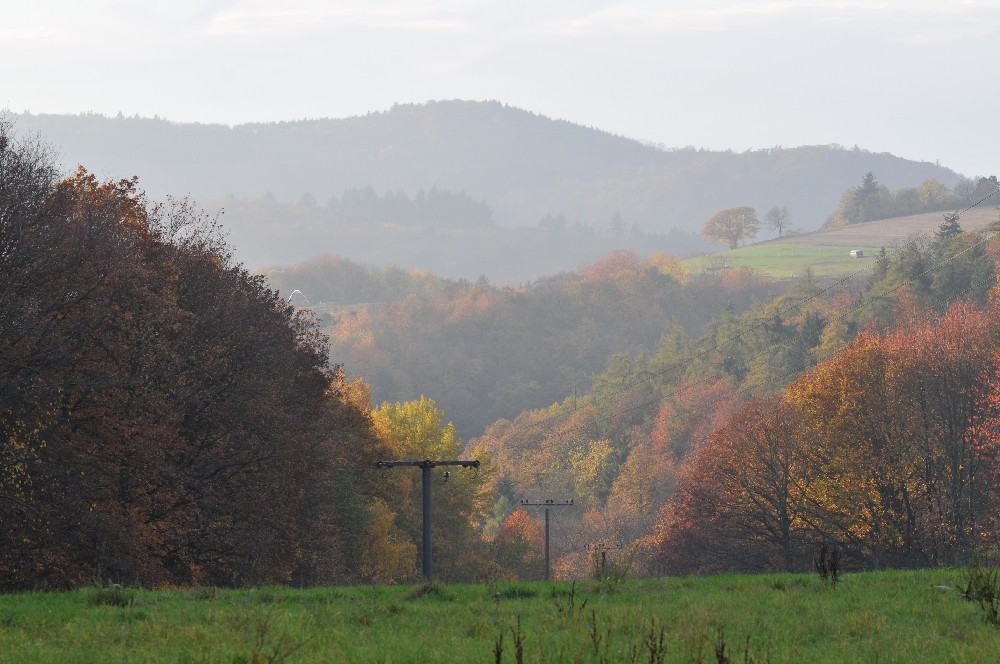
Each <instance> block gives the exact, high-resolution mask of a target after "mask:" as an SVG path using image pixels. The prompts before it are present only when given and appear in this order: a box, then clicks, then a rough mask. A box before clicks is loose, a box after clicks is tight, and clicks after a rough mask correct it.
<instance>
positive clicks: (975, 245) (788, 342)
mask: <svg viewBox="0 0 1000 664" xmlns="http://www.w3.org/2000/svg"><path fill="white" fill-rule="evenodd" d="M995 232H996V228H992V229H986V230H984V231H982V232H979V233H962V232H961V230H960V229H958V230H957V232H956V230H955V229H954V227H953V226H952V225H951V224H948V223H944V224H942V228H941V230H940V231H939V233H938V236H937V237H936V238H935V239H934V240H933V241H931V242H912V243H910V244H908V245H906V246H904V247H902V248H900V249H898V250H896V251H894V252H892V253H889V252H883V255H882V256H881V257H880V260H879V262H878V264H877V266H876V268H875V270H874V271H873V272H872V273H871V274H870V275H869V277H868V278H867V280H865V281H855V282H841V283H836V284H830V283H822V282H819V281H816V280H814V279H812V278H811V277H809V275H806V276H805V277H803V278H801V279H799V280H798V281H797V282H796V283H795V284H794V286H793V287H792V288H791V289H790V290H788V291H787V292H785V293H783V294H781V295H779V296H778V297H775V298H773V299H771V300H769V301H766V302H762V303H761V304H760V305H759V306H758V307H754V308H753V309H751V310H750V311H747V312H745V313H743V314H736V313H735V312H733V311H725V310H724V311H721V312H719V313H717V314H716V315H715V316H714V319H713V321H712V323H711V324H710V325H709V327H708V329H707V330H706V331H705V332H704V333H703V334H701V335H699V336H691V335H689V334H687V333H686V332H684V330H682V329H679V328H677V327H668V328H666V330H665V332H664V334H663V337H662V338H661V340H660V343H659V345H658V346H657V347H656V348H655V350H653V351H648V352H645V353H639V354H638V355H635V356H627V355H619V356H616V357H615V358H613V359H612V361H610V362H609V365H608V369H607V371H605V372H604V373H602V374H598V375H597V376H595V378H594V380H593V383H592V387H591V388H590V389H589V390H587V391H585V392H583V393H581V394H578V395H574V396H572V397H569V398H567V399H565V400H563V401H561V402H558V403H555V404H553V405H551V406H550V407H547V408H541V409H535V410H532V411H527V412H524V413H521V414H520V415H518V416H517V417H515V418H509V419H502V420H498V421H497V422H495V423H493V424H492V425H491V426H490V427H488V428H487V429H486V431H485V433H484V435H483V436H481V437H478V438H476V439H474V440H473V441H471V442H470V444H475V445H478V446H480V447H482V448H483V449H485V450H486V451H487V452H488V453H489V455H490V458H491V459H492V460H493V461H494V463H495V465H496V469H497V471H496V472H497V475H496V477H497V479H496V481H495V488H496V491H497V492H498V497H497V503H496V505H495V509H497V510H498V511H503V512H506V513H507V514H509V515H514V514H515V513H516V510H515V509H514V506H515V505H516V504H517V499H518V498H520V497H523V496H559V497H563V496H565V497H575V498H576V499H577V503H578V505H579V509H577V510H576V511H575V512H574V513H570V512H567V514H565V515H564V516H563V517H562V518H563V520H564V522H563V527H564V528H565V530H566V531H567V533H572V534H571V535H567V537H566V539H565V541H563V542H561V543H560V549H561V551H562V554H561V555H560V559H559V561H558V563H557V566H558V567H559V569H562V570H563V571H564V572H566V573H569V572H571V571H574V570H575V572H576V573H580V572H581V570H583V573H586V570H587V569H588V567H589V564H590V563H589V561H588V559H587V555H586V554H585V553H583V545H584V544H585V543H593V542H605V543H614V544H619V545H622V546H623V547H624V548H623V549H622V551H623V553H621V554H618V555H622V556H625V557H626V558H627V559H628V560H629V561H631V564H632V565H633V570H634V571H636V572H641V573H671V574H674V573H692V572H699V571H720V570H765V569H796V570H802V569H808V568H809V567H810V565H811V563H812V556H813V555H815V553H816V550H817V549H818V547H819V546H820V545H821V544H823V543H824V542H826V543H827V544H828V545H830V546H836V547H838V548H839V550H840V551H842V552H843V554H844V560H845V564H848V565H853V566H857V567H879V566H885V565H894V566H917V565H933V564H955V563H958V562H962V561H965V560H968V559H969V557H970V556H971V555H972V554H973V553H974V552H975V551H991V550H994V549H993V547H995V546H996V542H997V538H998V537H1000V531H998V527H1000V524H997V523H996V522H995V513H996V509H997V505H996V503H995V498H994V497H993V496H994V492H995V488H992V487H996V482H997V479H998V477H1000V475H998V473H997V471H998V468H997V465H996V462H995V451H994V449H993V448H994V446H995V440H996V429H995V421H996V414H995V412H994V410H993V409H994V408H995V407H996V400H997V393H996V385H995V383H996V381H995V371H996V364H995V363H996V362H997V360H998V358H1000V355H998V353H1000V337H998V331H997V325H996V322H995V321H996V320H998V317H997V311H996V307H997V301H996V291H995V289H994V290H993V295H992V296H991V288H993V287H994V286H995V284H996V263H997V259H998V258H1000V254H998V249H997V247H998V245H997V242H996V241H995V239H993V233H995ZM743 278H746V277H745V276H744V277H743ZM524 521H525V520H524V518H523V515H518V516H517V518H515V519H513V521H512V522H511V523H512V525H515V524H522V525H521V526H520V527H521V529H522V530H523V533H524V534H523V539H524V540H525V541H530V540H531V538H532V537H534V535H533V534H532V532H533V531H532V530H531V529H530V528H526V527H524V525H523V524H524Z"/></svg>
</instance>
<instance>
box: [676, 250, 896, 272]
mask: <svg viewBox="0 0 1000 664" xmlns="http://www.w3.org/2000/svg"><path fill="white" fill-rule="evenodd" d="M858 248H859V249H862V250H863V251H864V258H851V255H850V249H846V248H844V247H810V246H805V245H795V244H761V245H750V246H747V247H740V248H739V249H734V250H732V251H720V252H719V253H717V254H710V255H707V256H697V257H695V258H689V259H687V260H686V261H684V265H685V266H686V267H687V268H688V269H689V270H690V271H691V272H692V273H693V274H698V273H700V272H705V271H712V270H718V269H720V268H723V267H745V268H748V269H751V270H754V271H755V272H757V273H759V274H763V275H767V276H769V277H773V278H775V279H789V278H791V277H793V276H799V277H801V276H803V275H805V273H806V270H807V269H809V270H812V273H813V275H814V276H816V277H818V278H823V277H835V278H842V277H849V276H851V275H854V274H857V273H858V272H862V273H866V274H867V273H868V272H869V270H870V269H871V267H872V266H873V265H874V264H875V260H876V257H877V256H878V252H879V248H878V247H858Z"/></svg>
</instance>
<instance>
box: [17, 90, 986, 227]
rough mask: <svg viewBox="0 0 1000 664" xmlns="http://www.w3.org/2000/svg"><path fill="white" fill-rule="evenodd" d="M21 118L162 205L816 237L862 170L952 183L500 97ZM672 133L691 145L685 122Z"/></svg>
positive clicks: (902, 165)
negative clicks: (754, 227)
mask: <svg viewBox="0 0 1000 664" xmlns="http://www.w3.org/2000/svg"><path fill="white" fill-rule="evenodd" d="M14 122H15V128H16V130H17V131H18V132H20V133H34V132H39V133H41V134H42V135H44V136H45V137H46V140H47V141H49V142H51V143H52V144H53V145H54V146H55V147H56V148H57V150H58V151H59V152H60V153H61V155H62V164H63V166H64V168H65V169H66V170H67V171H69V170H71V169H72V168H73V167H74V166H75V165H76V164H77V163H86V164H88V165H89V166H90V168H91V170H93V171H94V172H96V173H97V174H99V175H101V176H107V177H126V176H131V175H134V174H141V175H142V184H143V186H145V187H147V188H148V189H147V190H148V193H150V194H151V195H153V196H158V195H160V194H163V193H167V192H169V193H172V194H179V195H184V194H189V195H191V196H192V197H193V198H194V199H195V200H197V201H201V202H204V201H207V200H212V199H218V198H225V197H230V196H232V197H235V198H241V199H260V198H265V197H268V195H269V194H270V195H272V196H273V197H275V198H276V199H277V200H278V201H279V202H286V203H289V202H290V203H294V202H296V201H299V200H300V199H302V198H303V195H304V194H309V196H308V197H307V198H308V199H309V200H314V201H317V202H318V203H319V204H320V205H323V204H325V203H326V202H327V201H328V200H330V199H331V197H335V196H336V197H339V196H341V195H342V194H343V193H344V192H345V191H346V190H348V189H354V188H363V187H367V186H371V187H373V188H374V189H375V191H376V192H377V193H380V194H381V193H384V192H386V191H392V192H397V191H403V192H405V193H407V194H408V195H410V196H415V195H416V194H417V193H418V192H419V191H420V190H430V189H432V188H434V187H437V188H439V189H443V190H448V191H453V192H465V193H466V194H468V195H469V196H470V197H472V198H473V199H475V200H477V201H478V200H483V201H485V202H486V203H487V204H488V205H489V206H490V207H491V208H492V210H493V213H494V219H495V220H496V222H497V223H498V224H500V225H501V226H535V225H536V224H538V222H539V220H540V219H542V218H543V217H545V216H546V215H547V214H552V215H556V216H558V215H559V214H564V215H565V217H566V219H567V220H568V221H569V222H570V223H571V224H572V223H577V222H579V223H580V224H584V225H587V226H590V227H593V228H595V229H598V230H601V229H604V228H607V227H608V226H609V225H610V224H611V221H612V219H618V220H619V222H620V223H624V225H625V227H626V228H637V229H640V230H641V231H642V232H645V233H667V232H669V231H670V230H671V229H674V228H677V229H680V230H685V231H688V232H697V231H698V229H699V228H700V227H701V225H702V223H703V222H704V221H705V219H706V218H707V217H709V216H710V215H711V214H712V213H714V212H715V211H717V210H719V209H722V208H727V207H733V206H737V205H750V206H754V207H757V208H758V209H768V208H770V207H772V206H775V205H780V206H785V207H787V208H789V210H790V212H791V214H792V217H793V220H794V223H795V226H796V228H798V229H800V230H804V231H808V230H813V229H815V228H818V227H819V226H820V224H822V222H823V221H824V220H825V219H826V218H827V216H828V215H829V214H830V213H831V211H832V210H833V209H834V207H835V205H836V203H837V200H838V198H839V197H840V195H841V194H842V192H843V191H844V190H845V189H846V188H848V187H850V186H853V185H854V184H855V183H857V181H858V179H859V178H860V177H861V176H862V175H863V174H864V173H866V172H869V171H873V172H875V173H877V174H878V176H879V179H880V181H881V182H882V183H883V184H885V185H886V186H888V187H890V188H897V187H902V186H914V185H916V184H919V183H920V182H921V181H923V180H925V179H927V178H931V177H933V178H935V179H937V180H939V181H941V182H942V183H944V184H945V185H948V186H951V185H953V184H954V183H955V181H956V180H957V179H958V175H957V174H956V173H954V172H953V171H951V170H949V169H947V168H943V167H940V166H936V165H934V164H930V163H921V162H913V161H907V160H904V159H900V158H897V157H894V156H892V155H890V154H874V153H871V152H867V151H865V150H862V149H851V150H848V149H843V148H840V147H836V146H811V147H798V148H787V149H783V148H772V149H765V150H757V151H749V152H745V153H732V152H710V151H704V150H698V149H695V148H683V149H661V148H658V147H653V146H651V145H648V144H644V143H641V142H638V141H635V140H630V139H628V138H624V137H619V136H614V135H611V134H608V133H606V132H603V131H599V130H597V129H591V128H586V127H582V126H579V125H574V124H571V123H569V122H565V121H559V120H553V119H549V118H546V117H543V116H540V115H536V114H534V113H530V112H528V111H524V110H520V109H516V108H512V107H509V106H505V105H503V104H501V103H498V102H482V103H480V102H464V101H441V102H430V103H427V104H420V105H400V106H395V107H393V108H392V109H391V110H389V111H385V112H379V113H370V114H368V115H365V116H361V117H351V118H345V119H317V120H302V121H297V122H282V123H269V124H245V125H239V126H235V127H228V126H222V125H204V124H178V123H174V122H169V121H167V120H163V119H144V118H138V117H131V118H129V117H123V116H118V117H104V116H101V115H96V114H83V115H30V114H23V115H19V116H15V117H14ZM663 133H664V134H665V135H672V136H674V137H675V141H674V143H675V144H677V145H683V144H684V143H685V141H686V139H685V136H684V129H683V127H665V128H664V132H663ZM967 175H974V174H967ZM616 215H618V216H617V217H616Z"/></svg>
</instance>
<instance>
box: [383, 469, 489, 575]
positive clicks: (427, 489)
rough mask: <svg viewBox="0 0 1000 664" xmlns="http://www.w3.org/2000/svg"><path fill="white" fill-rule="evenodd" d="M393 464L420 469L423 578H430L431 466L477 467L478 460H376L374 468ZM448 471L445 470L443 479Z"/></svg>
mask: <svg viewBox="0 0 1000 664" xmlns="http://www.w3.org/2000/svg"><path fill="white" fill-rule="evenodd" d="M394 466H417V467H418V468H420V469H421V471H422V472H421V475H422V478H423V490H424V578H425V579H427V581H428V582H429V581H431V580H432V576H433V571H434V566H433V561H432V559H431V468H435V467H437V466H461V467H462V468H479V460H478V459H473V460H472V461H466V460H451V461H431V460H430V459H424V460H423V461H376V462H375V467H376V468H392V467H394ZM447 477H448V472H447V471H445V479H447Z"/></svg>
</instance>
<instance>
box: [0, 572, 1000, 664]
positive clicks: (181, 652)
mask: <svg viewBox="0 0 1000 664" xmlns="http://www.w3.org/2000/svg"><path fill="white" fill-rule="evenodd" d="M964 581H965V579H964V578H963V572H962V571H960V570H935V571H921V572H877V573H864V574H846V575H841V577H840V582H839V583H838V584H837V586H836V588H834V589H831V588H830V587H829V584H826V583H824V582H823V581H822V580H821V579H820V577H819V576H818V575H816V574H799V575H790V574H780V575H778V574H776V575H758V576H746V575H722V576H716V577H707V578H671V579H660V580H646V581H635V580H623V581H621V582H620V583H618V584H617V585H616V587H615V590H614V592H608V591H607V588H606V587H604V585H606V584H604V585H602V584H601V582H599V581H594V582H577V583H576V584H569V583H552V584H542V583H539V584H527V583H520V584H507V585H502V586H498V585H490V586H487V585H435V586H417V587H373V586H365V587H351V588H317V589H310V590H291V589H286V588H260V589H252V590H221V589H194V590H174V591H169V590H163V591H143V590H134V589H129V590H128V594H127V595H125V596H124V597H125V599H122V600H119V599H114V600H109V601H104V600H103V599H101V600H95V599H94V597H95V596H97V594H96V593H95V591H94V590H93V589H83V590H79V591H74V592H68V593H63V594H57V593H29V594H20V595H6V596H0V661H5V662H52V661H71V662H119V661H142V662H217V661H219V662H268V661H269V662H281V661H287V662H332V661H338V662H517V661H522V662H583V663H586V662H664V663H666V662H685V663H688V662H719V661H726V662H805V661H808V662H847V661H850V662H857V661H861V662H865V661H869V662H875V661H878V662H883V663H884V662H946V661H951V662H978V661H996V657H997V653H1000V628H998V627H996V626H995V625H993V624H991V623H990V621H989V620H985V619H983V615H982V609H981V608H980V606H979V605H978V604H977V603H976V602H969V601H965V599H964V598H963V596H962V592H961V590H960V589H961V588H962V587H964V586H963V583H964ZM949 589H951V590H949Z"/></svg>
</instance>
